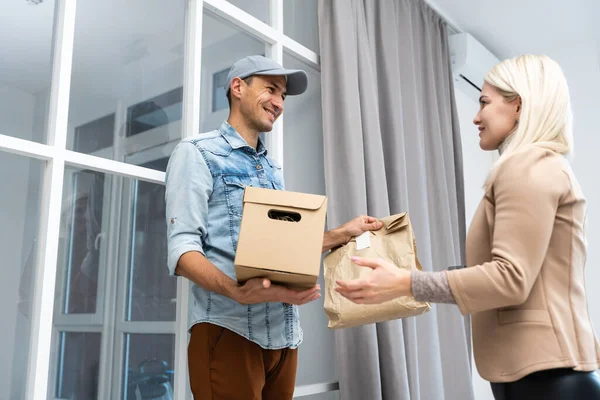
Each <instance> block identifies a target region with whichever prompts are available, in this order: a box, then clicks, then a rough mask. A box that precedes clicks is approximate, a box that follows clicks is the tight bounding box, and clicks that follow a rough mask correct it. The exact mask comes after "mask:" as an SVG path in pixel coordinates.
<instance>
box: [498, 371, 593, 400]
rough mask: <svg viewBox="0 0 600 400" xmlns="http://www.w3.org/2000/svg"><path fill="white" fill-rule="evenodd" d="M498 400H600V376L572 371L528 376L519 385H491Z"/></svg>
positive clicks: (542, 372)
mask: <svg viewBox="0 0 600 400" xmlns="http://www.w3.org/2000/svg"><path fill="white" fill-rule="evenodd" d="M492 392H493V393H494V398H495V399H496V400H538V399H539V400H542V399H543V400H570V399H573V400H600V376H598V374H597V373H596V372H595V371H594V372H579V371H574V370H572V369H570V368H561V369H550V370H546V371H538V372H534V373H532V374H529V375H527V376H525V377H523V378H521V379H519V380H518V381H515V382H508V383H492Z"/></svg>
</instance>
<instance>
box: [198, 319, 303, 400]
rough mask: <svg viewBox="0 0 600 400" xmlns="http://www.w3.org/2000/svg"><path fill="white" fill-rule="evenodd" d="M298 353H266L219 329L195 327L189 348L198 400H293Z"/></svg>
mask: <svg viewBox="0 0 600 400" xmlns="http://www.w3.org/2000/svg"><path fill="white" fill-rule="evenodd" d="M297 363H298V349H282V350H265V349H263V348H261V347H260V346H259V345H257V344H256V343H254V342H251V341H249V340H248V339H246V338H244V337H242V336H240V335H238V334H236V333H234V332H232V331H230V330H228V329H225V328H222V327H220V326H217V325H213V324H209V323H199V324H196V325H194V326H193V327H192V334H191V338H190V343H189V345H188V367H189V372H190V386H191V388H192V393H193V395H194V399H195V400H287V399H289V400H291V399H292V396H293V395H294V386H295V383H296V366H297Z"/></svg>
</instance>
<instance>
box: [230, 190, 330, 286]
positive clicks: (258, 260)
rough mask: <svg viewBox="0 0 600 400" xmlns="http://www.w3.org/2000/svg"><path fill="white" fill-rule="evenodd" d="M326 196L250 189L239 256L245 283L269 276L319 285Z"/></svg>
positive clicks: (239, 270)
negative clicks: (251, 279) (252, 279)
mask: <svg viewBox="0 0 600 400" xmlns="http://www.w3.org/2000/svg"><path fill="white" fill-rule="evenodd" d="M326 211H327V197H325V196H317V195H312V194H306V193H295V192H286V191H282V190H271V189H262V188H255V187H246V189H245V191H244V208H243V212H242V224H241V227H240V236H239V239H238V245H237V251H236V255H235V262H234V264H235V273H236V276H237V280H238V282H240V283H243V282H245V281H247V280H248V279H250V278H257V277H265V278H268V279H270V280H271V281H272V282H274V283H278V284H283V285H286V286H290V287H297V288H307V287H312V286H314V285H315V284H316V283H317V278H318V277H319V272H320V269H321V251H322V247H323V233H324V229H325V215H326Z"/></svg>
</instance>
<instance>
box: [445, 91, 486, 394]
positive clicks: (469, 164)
mask: <svg viewBox="0 0 600 400" xmlns="http://www.w3.org/2000/svg"><path fill="white" fill-rule="evenodd" d="M478 95H479V92H478V91H477V90H476V89H474V88H468V87H466V86H465V87H460V88H459V87H458V86H457V87H455V98H456V106H457V109H458V119H459V124H460V132H461V140H462V150H463V171H464V182H465V220H466V224H467V228H468V227H469V225H470V224H471V220H472V219H473V214H474V213H475V210H476V209H477V206H478V205H479V202H480V201H481V198H482V197H483V194H484V192H483V183H484V181H485V178H486V176H487V172H488V171H489V169H490V168H491V166H492V164H493V162H494V159H495V158H496V154H495V153H492V152H486V151H483V150H481V148H480V147H479V131H478V130H477V128H476V127H475V125H473V117H474V116H475V114H476V113H477V110H478V109H479V104H478V103H477V96H478ZM471 364H472V368H473V393H474V394H475V399H476V400H494V397H493V395H492V391H491V389H490V384H489V383H488V382H487V381H485V380H483V378H481V377H480V376H479V373H478V372H477V368H476V367H475V360H472V362H471Z"/></svg>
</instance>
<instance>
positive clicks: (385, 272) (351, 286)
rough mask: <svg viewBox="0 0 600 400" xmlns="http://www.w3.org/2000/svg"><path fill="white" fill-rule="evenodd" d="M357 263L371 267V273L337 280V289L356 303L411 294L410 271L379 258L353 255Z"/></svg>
mask: <svg viewBox="0 0 600 400" xmlns="http://www.w3.org/2000/svg"><path fill="white" fill-rule="evenodd" d="M352 261H353V262H354V263H355V264H356V265H360V266H362V267H367V268H371V269H372V271H371V273H370V274H369V275H367V276H365V277H362V278H359V279H353V280H350V281H342V280H338V281H336V283H337V285H338V286H337V287H336V288H335V290H336V291H337V292H338V293H340V294H341V295H342V296H344V297H345V298H347V299H348V300H350V301H352V302H353V303H356V304H379V303H383V302H386V301H389V300H393V299H395V298H398V297H401V296H411V295H412V290H411V279H410V274H411V273H410V271H407V270H404V269H400V268H398V267H397V266H395V265H394V264H392V263H391V262H389V261H387V260H384V259H381V258H378V259H375V258H363V257H352Z"/></svg>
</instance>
